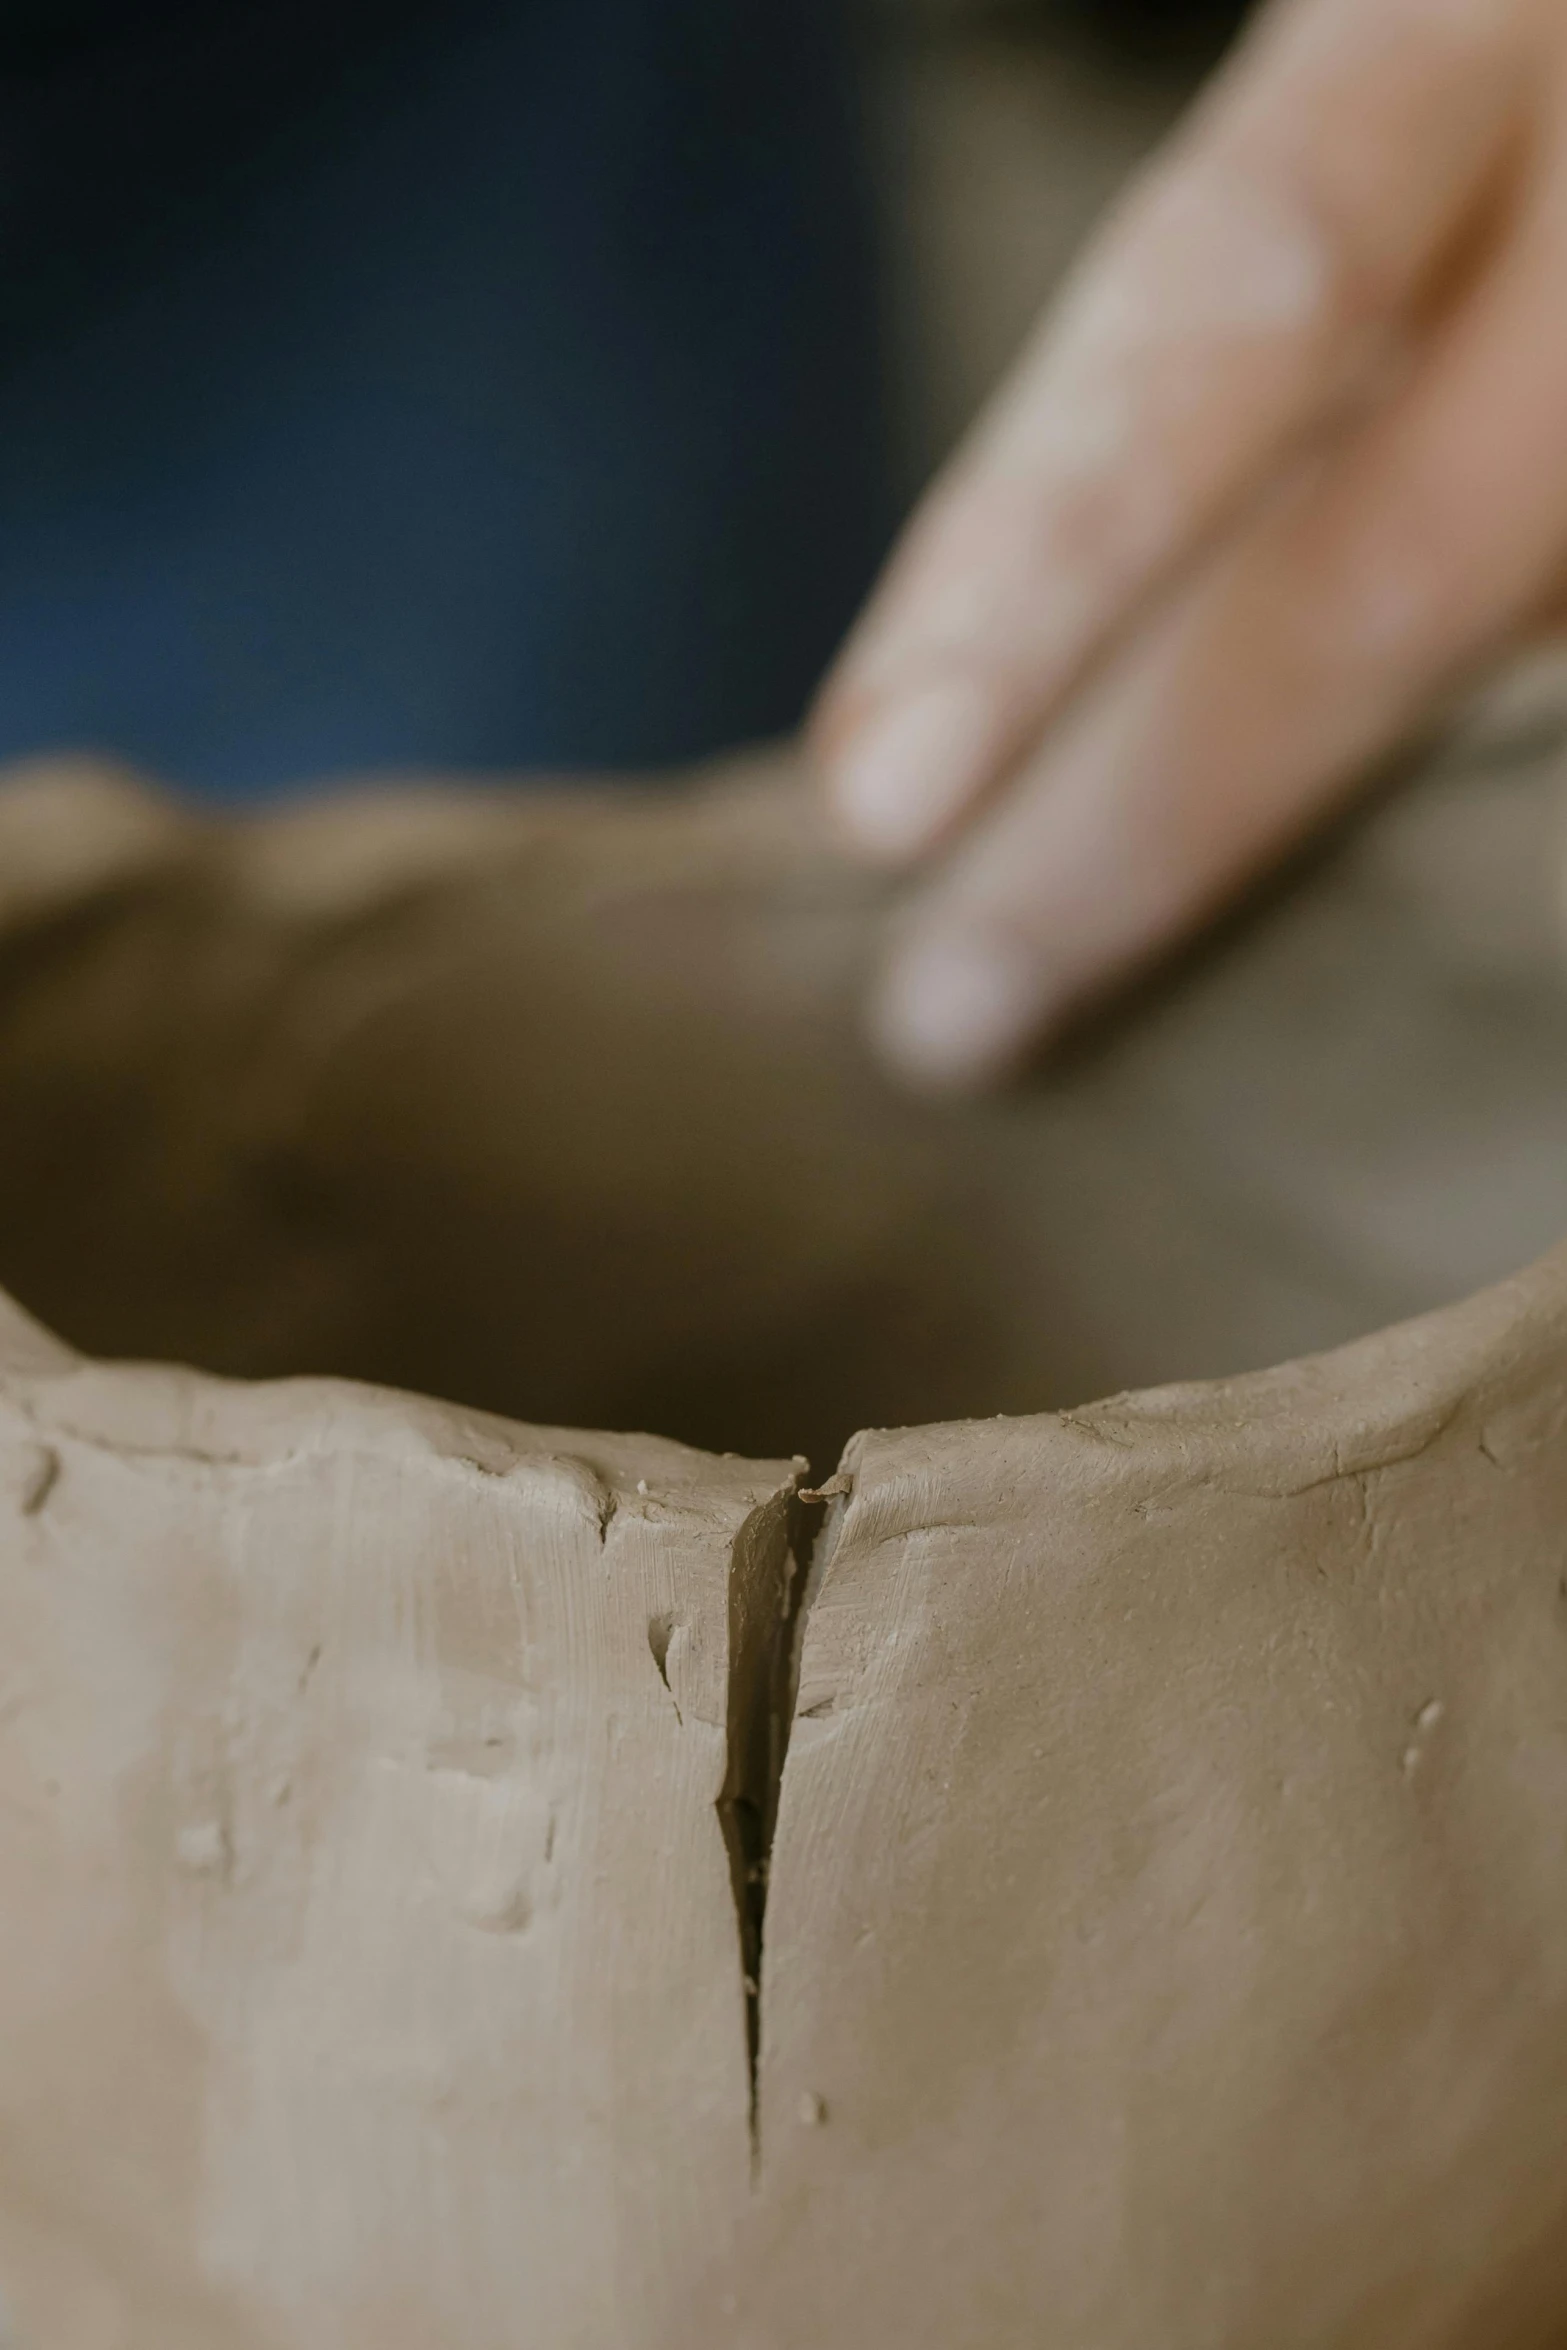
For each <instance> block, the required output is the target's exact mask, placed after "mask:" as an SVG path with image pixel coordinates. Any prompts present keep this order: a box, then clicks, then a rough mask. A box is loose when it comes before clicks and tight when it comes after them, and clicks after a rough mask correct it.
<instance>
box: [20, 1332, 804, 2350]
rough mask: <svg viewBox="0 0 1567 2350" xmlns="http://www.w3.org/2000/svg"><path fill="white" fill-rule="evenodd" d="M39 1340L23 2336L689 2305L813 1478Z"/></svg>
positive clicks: (723, 2102)
mask: <svg viewBox="0 0 1567 2350" xmlns="http://www.w3.org/2000/svg"><path fill="white" fill-rule="evenodd" d="M0 1345H3V1355H0V1367H3V1386H4V1403H3V1406H0V1655H3V1656H4V1658H5V1673H4V1724H3V1729H0V1885H3V1886H4V1888H5V1915H6V1927H5V1933H4V1936H3V1938H0V2016H3V2019H4V2029H3V2032H0V2273H3V2275H4V2279H5V2288H6V2291H7V2295H8V2298H9V2301H10V2303H11V2305H12V2307H13V2309H14V2315H15V2323H16V2327H17V2329H18V2338H19V2340H20V2341H21V2342H23V2343H26V2344H37V2345H40V2346H43V2345H55V2346H58V2350H99V2346H100V2345H102V2346H103V2350H108V2346H109V2345H111V2344H114V2345H118V2344H122V2343H123V2344H134V2345H136V2346H137V2350H141V2346H142V2345H146V2350H153V2345H154V2344H157V2345H160V2346H162V2345H167V2346H168V2350H175V2346H176V2345H178V2346H180V2350H184V2346H185V2345H190V2350H218V2346H219V2345H225V2346H226V2345H228V2344H230V2343H232V2344H234V2345H246V2346H247V2350H248V2346H249V2345H252V2344H255V2345H260V2344H263V2343H264V2344H269V2345H270V2344H277V2345H279V2346H282V2345H289V2346H293V2345H299V2346H301V2350H304V2346H306V2345H310V2346H313V2345H317V2344H320V2345H327V2344H332V2345H338V2344H344V2343H354V2344H361V2343H362V2344H364V2345H365V2346H366V2350H369V2346H370V2345H372V2344H373V2345H376V2346H377V2350H402V2346H404V2345H407V2346H409V2350H412V2346H413V2345H435V2344H437V2343H447V2342H453V2343H455V2342H462V2343H464V2344H472V2345H473V2346H474V2350H483V2346H484V2345H488V2344H495V2345H500V2344H503V2343H505V2344H510V2343H521V2342H537V2343H540V2344H545V2343H550V2344H554V2343H560V2344H563V2345H564V2344H567V2343H578V2342H583V2343H586V2342H604V2343H606V2344H607V2343H610V2342H614V2341H617V2340H634V2339H636V2338H637V2334H636V2329H638V2328H641V2329H645V2331H646V2332H647V2334H648V2336H649V2338H652V2337H654V2336H656V2334H657V2333H658V2331H659V2330H660V2329H661V2327H662V2326H663V2324H664V2322H665V2320H666V2319H668V2320H669V2321H671V2322H673V2321H674V2320H676V2319H677V2318H678V2316H679V2313H680V2312H681V2311H682V2310H683V2309H684V2308H685V2307H686V2305H687V2300H688V2295H689V2284H690V2278H691V2276H692V2274H693V2272H694V2270H695V2269H697V2268H699V2267H700V2266H701V2265H702V2263H703V2262H704V2261H705V2260H706V2258H707V2257H708V2253H709V2247H710V2244H711V2241H712V2230H713V2226H714V2218H715V2214H722V2213H724V2212H725V2211H732V2210H733V2209H735V2208H736V2207H737V2203H738V2202H739V2201H741V2200H743V2198H744V2195H745V2193H746V2191H747V2187H746V2183H747V2179H748V2176H749V2162H750V2140H749V2128H750V2120H749V2110H748V2109H749V2082H748V2077H747V2061H746V2005H747V2002H746V1997H745V1988H744V1972H743V1964H742V1953H741V1948H740V1942H739V1936H738V1929H737V1914H736V1908H735V1900H734V1892H733V1888H732V1883H731V1869H730V1860H729V1854H728V1852H727V1850H726V1842H725V1836H724V1833H723V1825H724V1823H723V1819H722V1815H721V1813H720V1811H719V1809H718V1808H717V1807H718V1806H719V1805H720V1803H721V1801H722V1800H723V1798H724V1796H725V1794H726V1791H727V1788H728V1785H729V1780H730V1756H731V1737H730V1726H729V1693H730V1688H731V1684H732V1681H733V1680H734V1678H735V1675H734V1673H733V1672H732V1670H731V1665H732V1659H731V1657H730V1653H729V1622H730V1610H731V1586H732V1583H733V1585H734V1587H735V1588H736V1589H737V1590H739V1591H740V1592H741V1593H743V1594H745V1595H747V1596H748V1598H749V1600H750V1602H751V1604H752V1606H753V1607H754V1609H755V1611H756V1612H757V1613H758V1614H759V1615H761V1616H764V1617H765V1615H766V1612H767V1610H768V1608H769V1607H770V1606H773V1605H775V1604H776V1602H777V1601H779V1600H781V1599H782V1597H783V1595H784V1593H785V1591H786V1588H787V1579H786V1574H785V1571H784V1569H785V1560H786V1551H785V1527H784V1508H783V1496H784V1495H785V1494H786V1493H787V1492H788V1491H789V1490H790V1489H791V1488H792V1485H793V1482H794V1479H793V1474H792V1472H790V1471H788V1470H785V1471H783V1472H779V1471H776V1470H775V1471H769V1470H766V1469H760V1468H754V1467H751V1466H747V1465H743V1464H740V1463H738V1462H737V1463H732V1464H726V1463H723V1462H719V1461H709V1460H706V1459H703V1458H702V1457H701V1456H699V1455H694V1454H691V1453H688V1452H686V1451H684V1450H683V1449H682V1448H681V1447H679V1446H677V1445H672V1444H667V1443H660V1442H657V1441H656V1440H654V1439H651V1438H643V1439H635V1440H633V1439H619V1440H617V1439H614V1438H610V1437H585V1438H583V1437H568V1436H556V1435H551V1434H549V1433H546V1432H544V1431H538V1430H533V1431H523V1430H519V1429H514V1428H509V1427H507V1426H505V1425H504V1424H501V1423H497V1422H493V1421H488V1420H485V1419H484V1418H483V1417H482V1416H480V1415H476V1414H470V1413H462V1412H458V1411H454V1410H447V1409H443V1408H442V1407H439V1406H436V1405H432V1404H424V1403H418V1402H415V1401H413V1400H410V1399H403V1398H395V1397H390V1396H378V1395H374V1394H372V1393H370V1392H368V1391H358V1392H356V1391H354V1390H352V1389H350V1388H346V1387H340V1386H329V1385H317V1384H311V1383H301V1384H299V1385H289V1386H282V1387H277V1388H270V1389H268V1388H252V1389H245V1388H225V1387H223V1386H222V1385H220V1384H218V1383H216V1382H213V1381H210V1380H205V1379H200V1378H197V1377H194V1376H193V1375H191V1374H189V1373H186V1372H155V1371H124V1370H116V1369H101V1370H100V1369H95V1368H93V1367H91V1366H89V1365H85V1364H81V1363H77V1362H75V1361H73V1360H72V1359H71V1358H70V1357H69V1356H67V1355H65V1354H64V1353H63V1352H62V1351H58V1350H52V1349H50V1348H48V1347H47V1346H46V1345H45V1344H44V1343H43V1342H42V1341H41V1339H40V1337H39V1335H38V1334H37V1333H36V1331H35V1330H33V1329H32V1328H30V1327H29V1326H28V1325H26V1324H25V1323H23V1322H21V1321H19V1320H18V1319H17V1318H16V1317H15V1316H14V1314H11V1313H10V1311H9V1309H8V1312H7V1319H6V1321H5V1324H4V1327H3V1330H0Z"/></svg>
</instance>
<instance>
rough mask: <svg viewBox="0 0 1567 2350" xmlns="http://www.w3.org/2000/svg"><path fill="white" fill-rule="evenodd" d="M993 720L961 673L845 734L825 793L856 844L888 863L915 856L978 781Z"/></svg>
mask: <svg viewBox="0 0 1567 2350" xmlns="http://www.w3.org/2000/svg"><path fill="white" fill-rule="evenodd" d="M993 729H994V720H993V717H992V713H991V705H990V700H989V697H988V696H987V695H986V694H984V693H983V692H981V690H980V688H979V687H978V686H977V685H975V684H972V683H970V682H969V681H968V680H966V679H961V678H956V679H954V678H948V679H945V680H943V682H942V683H940V684H939V685H930V686H925V687H923V688H922V689H921V690H920V691H919V692H917V693H915V694H913V695H911V696H910V698H909V699H908V700H907V701H904V702H899V703H896V704H895V705H894V706H893V707H892V708H890V709H887V710H884V711H883V712H882V713H881V715H880V716H879V717H877V718H874V719H872V720H871V721H870V723H869V724H868V725H867V727H866V729H865V730H864V732H863V733H862V734H860V735H858V736H854V737H851V738H850V742H849V745H848V748H847V749H846V750H845V751H844V752H843V754H842V755H841V756H840V757H839V758H838V759H837V760H836V761H835V762H834V764H833V769H832V796H833V801H834V804H835V805H836V807H837V810H838V814H839V816H840V818H841V820H842V822H843V823H844V825H845V826H846V828H847V830H848V831H849V833H850V835H851V836H852V838H853V839H854V840H855V841H856V842H857V843H858V845H859V846H860V847H861V848H863V849H865V850H866V851H868V852H869V853H870V854H871V855H873V856H877V857H885V858H887V859H888V860H889V861H890V862H901V861H902V860H903V859H905V858H908V857H913V856H918V855H919V854H920V852H921V851H922V850H924V849H926V848H928V847H929V846H930V844H931V842H932V841H934V840H936V839H937V838H938V837H939V836H940V834H941V833H942V832H943V831H944V830H945V829H946V827H947V825H948V824H949V823H950V822H951V821H952V819H953V817H954V816H956V815H957V813H958V812H959V810H960V809H961V808H962V807H963V805H964V803H965V802H966V801H967V800H968V799H969V798H970V797H971V796H972V795H973V793H974V792H975V790H976V789H977V788H978V786H979V785H980V783H981V782H982V781H983V780H984V773H985V763H986V760H987V758H988V757H989V755H990V750H991V744H992V741H993V739H994V736H993Z"/></svg>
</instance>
